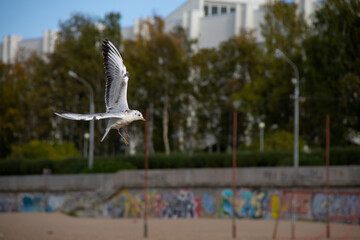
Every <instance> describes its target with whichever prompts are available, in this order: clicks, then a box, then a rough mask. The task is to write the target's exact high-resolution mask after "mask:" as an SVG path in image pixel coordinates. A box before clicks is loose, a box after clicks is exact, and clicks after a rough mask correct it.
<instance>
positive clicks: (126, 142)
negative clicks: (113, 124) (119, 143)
mask: <svg viewBox="0 0 360 240" xmlns="http://www.w3.org/2000/svg"><path fill="white" fill-rule="evenodd" d="M118 133H119V135H120V136H121V137H122V139H123V140H124V143H125V144H126V145H129V143H128V141H126V139H125V138H124V137H123V135H121V133H120V129H118Z"/></svg>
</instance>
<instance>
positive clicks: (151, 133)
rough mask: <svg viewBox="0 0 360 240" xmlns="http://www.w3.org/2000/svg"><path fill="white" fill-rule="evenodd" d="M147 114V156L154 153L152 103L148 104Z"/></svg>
mask: <svg viewBox="0 0 360 240" xmlns="http://www.w3.org/2000/svg"><path fill="white" fill-rule="evenodd" d="M149 112H150V121H149V133H148V134H149V154H153V153H155V150H154V143H153V131H154V124H153V119H154V103H152V102H151V103H150V105H149Z"/></svg>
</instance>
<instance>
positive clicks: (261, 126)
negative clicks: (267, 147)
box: [259, 122, 265, 152]
mask: <svg viewBox="0 0 360 240" xmlns="http://www.w3.org/2000/svg"><path fill="white" fill-rule="evenodd" d="M259 128H260V151H261V152H263V151H264V128H265V123H264V122H260V123H259Z"/></svg>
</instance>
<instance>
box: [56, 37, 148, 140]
mask: <svg viewBox="0 0 360 240" xmlns="http://www.w3.org/2000/svg"><path fill="white" fill-rule="evenodd" d="M102 49H103V56H104V67H105V74H106V85H105V106H106V112H105V113H94V114H80V113H67V112H55V114H56V115H57V116H59V117H62V118H66V119H70V120H84V121H91V120H100V119H105V118H108V119H109V121H108V124H107V127H106V130H105V134H104V136H103V137H102V139H101V142H102V141H103V140H104V139H105V137H106V135H107V134H108V133H109V131H110V130H111V129H116V130H117V131H118V133H119V135H120V136H121V137H122V139H123V140H124V143H125V144H126V145H128V144H129V143H128V142H127V141H126V138H125V137H124V136H123V135H121V133H120V129H123V130H124V132H125V134H126V137H128V138H130V136H129V134H128V133H127V132H126V130H125V129H124V127H125V126H127V125H129V124H130V123H132V122H134V121H137V120H142V121H145V119H144V117H143V115H142V114H141V112H140V111H138V110H130V109H129V106H128V102H127V96H126V95H127V87H128V81H129V73H128V72H127V71H126V67H125V65H124V62H123V59H122V57H121V55H120V53H119V51H118V50H117V49H116V48H115V46H114V45H113V44H112V43H111V42H110V41H109V40H108V39H105V40H104V41H103V44H102Z"/></svg>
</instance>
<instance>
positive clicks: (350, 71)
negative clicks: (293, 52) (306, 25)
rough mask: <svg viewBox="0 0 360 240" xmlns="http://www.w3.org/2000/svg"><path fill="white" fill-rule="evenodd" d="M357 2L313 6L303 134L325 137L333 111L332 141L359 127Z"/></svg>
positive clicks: (336, 0) (342, 140)
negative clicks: (327, 120)
mask: <svg viewBox="0 0 360 240" xmlns="http://www.w3.org/2000/svg"><path fill="white" fill-rule="evenodd" d="M359 12H360V2H359V1H357V0H327V1H324V2H322V6H321V8H319V9H318V11H316V12H315V16H314V21H313V27H312V28H311V29H310V31H309V34H308V35H307V38H306V40H305V41H304V45H303V47H304V51H305V54H306V61H305V63H304V68H305V84H304V87H305V89H304V91H305V92H304V93H305V94H306V95H305V98H306V102H305V106H304V108H305V117H304V121H306V122H308V124H306V125H305V126H304V127H306V129H305V130H306V132H307V133H308V136H307V140H308V141H310V142H313V143H314V144H317V145H323V144H324V141H325V130H324V129H325V116H326V114H330V115H331V131H330V132H331V144H332V145H344V144H347V143H349V138H350V137H351V135H352V134H359V132H360V121H359V112H360V97H359V96H360V68H359V66H360V17H359Z"/></svg>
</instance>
